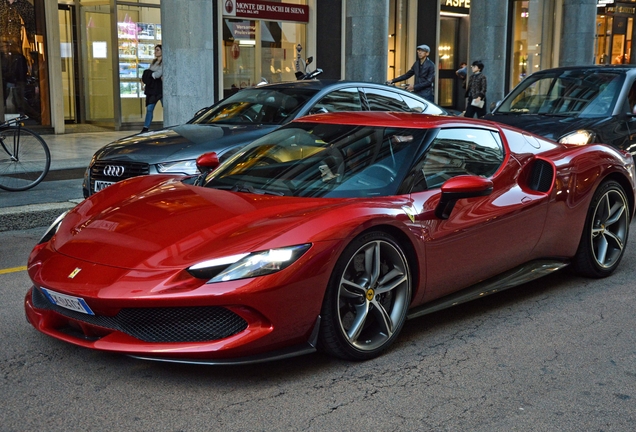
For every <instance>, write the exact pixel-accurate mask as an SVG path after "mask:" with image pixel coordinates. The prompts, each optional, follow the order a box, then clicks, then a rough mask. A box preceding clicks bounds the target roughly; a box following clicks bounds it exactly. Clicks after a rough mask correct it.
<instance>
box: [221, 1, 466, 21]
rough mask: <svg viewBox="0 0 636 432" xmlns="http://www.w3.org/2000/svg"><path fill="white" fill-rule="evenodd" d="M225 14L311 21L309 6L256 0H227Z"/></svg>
mask: <svg viewBox="0 0 636 432" xmlns="http://www.w3.org/2000/svg"><path fill="white" fill-rule="evenodd" d="M466 1H470V0H466ZM223 15H225V16H231V17H237V18H249V19H264V20H272V21H296V22H304V23H307V22H309V6H306V5H298V4H293V3H273V2H266V1H256V0H225V2H224V3H223Z"/></svg>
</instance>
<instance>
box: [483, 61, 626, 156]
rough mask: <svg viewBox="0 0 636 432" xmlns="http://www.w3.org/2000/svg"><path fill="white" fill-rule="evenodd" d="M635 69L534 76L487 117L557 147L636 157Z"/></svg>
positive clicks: (570, 69)
mask: <svg viewBox="0 0 636 432" xmlns="http://www.w3.org/2000/svg"><path fill="white" fill-rule="evenodd" d="M635 81H636V68H634V67H632V66H618V65H616V66H615V65H612V66H576V67H562V68H555V69H546V70H543V71H539V72H535V73H533V74H532V75H530V76H529V77H528V78H526V79H525V80H523V81H521V83H519V85H517V87H515V88H514V89H513V90H512V91H511V92H510V93H509V94H508V95H507V96H506V97H505V98H504V100H503V101H502V102H501V103H500V104H499V105H498V106H497V108H495V109H494V110H493V112H492V114H490V115H487V116H486V118H487V119H489V120H494V121H498V122H501V123H505V124H508V125H512V126H517V127H519V128H521V129H525V130H527V131H529V132H533V133H536V134H539V135H542V136H544V137H546V138H550V139H553V140H555V141H559V142H561V143H574V144H589V143H592V142H596V143H605V144H609V145H611V146H613V147H616V148H618V149H623V150H627V151H629V152H630V153H632V154H634V153H636V116H634V105H636V84H635Z"/></svg>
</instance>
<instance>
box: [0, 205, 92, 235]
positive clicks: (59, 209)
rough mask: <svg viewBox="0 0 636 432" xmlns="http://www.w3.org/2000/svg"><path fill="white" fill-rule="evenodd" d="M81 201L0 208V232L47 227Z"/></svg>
mask: <svg viewBox="0 0 636 432" xmlns="http://www.w3.org/2000/svg"><path fill="white" fill-rule="evenodd" d="M80 201H82V200H73V201H66V202H59V203H48V204H29V205H24V206H17V207H7V208H0V232H3V231H16V230H24V229H30V228H38V227H45V228H46V227H47V226H49V225H50V224H51V223H52V222H53V221H54V220H55V218H56V217H58V216H59V215H60V214H62V213H64V212H65V211H66V210H68V209H71V208H73V207H75V206H76V205H77V204H78V203H79V202H80Z"/></svg>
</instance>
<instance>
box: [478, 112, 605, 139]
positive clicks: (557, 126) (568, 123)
mask: <svg viewBox="0 0 636 432" xmlns="http://www.w3.org/2000/svg"><path fill="white" fill-rule="evenodd" d="M485 118H486V119H488V120H493V121H496V122H499V123H503V124H507V125H510V126H514V127H517V128H519V129H523V130H526V131H528V132H532V133H535V134H537V135H541V136H543V137H546V138H549V139H552V140H554V141H558V140H559V138H561V137H562V136H563V135H566V134H568V133H570V132H573V131H575V130H579V129H590V130H594V129H596V128H597V127H598V126H599V124H601V123H603V122H604V121H606V118H602V119H599V118H573V117H561V116H551V115H535V114H496V113H495V114H489V115H487V116H486V117H485Z"/></svg>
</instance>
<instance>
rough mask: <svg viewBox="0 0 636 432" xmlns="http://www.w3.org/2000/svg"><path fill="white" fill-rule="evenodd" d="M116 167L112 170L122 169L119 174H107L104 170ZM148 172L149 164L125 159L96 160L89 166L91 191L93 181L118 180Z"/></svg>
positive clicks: (93, 184) (93, 185)
mask: <svg viewBox="0 0 636 432" xmlns="http://www.w3.org/2000/svg"><path fill="white" fill-rule="evenodd" d="M109 166H110V167H117V169H116V170H115V169H113V171H114V172H115V171H122V173H121V174H120V175H107V174H105V173H104V170H105V169H106V168H107V167H109ZM149 173H150V169H149V165H148V164H147V163H141V162H127V161H110V160H108V161H96V162H95V163H94V164H93V166H91V191H93V190H95V188H94V187H95V181H96V180H100V181H108V182H118V181H120V180H125V179H128V178H132V177H137V176H140V175H146V174H149Z"/></svg>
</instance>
